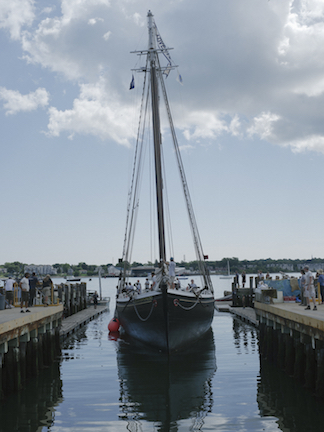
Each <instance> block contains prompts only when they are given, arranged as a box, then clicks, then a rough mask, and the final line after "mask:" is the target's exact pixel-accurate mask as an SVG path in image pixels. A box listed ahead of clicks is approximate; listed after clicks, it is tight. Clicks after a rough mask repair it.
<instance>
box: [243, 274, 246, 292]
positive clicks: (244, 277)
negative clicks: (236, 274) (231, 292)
mask: <svg viewBox="0 0 324 432" xmlns="http://www.w3.org/2000/svg"><path fill="white" fill-rule="evenodd" d="M245 284H246V274H245V271H243V272H242V288H245Z"/></svg>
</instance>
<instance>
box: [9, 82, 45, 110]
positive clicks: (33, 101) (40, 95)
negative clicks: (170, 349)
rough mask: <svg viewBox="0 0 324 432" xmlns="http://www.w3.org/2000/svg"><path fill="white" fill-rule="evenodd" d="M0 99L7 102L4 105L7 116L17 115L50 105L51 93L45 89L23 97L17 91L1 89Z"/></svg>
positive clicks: (39, 89)
mask: <svg viewBox="0 0 324 432" xmlns="http://www.w3.org/2000/svg"><path fill="white" fill-rule="evenodd" d="M0 98H1V99H3V100H5V101H6V102H5V103H4V104H3V106H4V108H5V110H6V114H16V113H18V112H19V111H34V110H36V109H37V108H38V107H42V108H44V107H45V106H46V105H48V101H49V93H48V92H47V91H46V90H45V89H44V88H38V89H37V90H36V91H34V92H31V93H29V94H27V95H22V94H21V93H19V92H18V91H16V90H8V89H6V88H4V87H0Z"/></svg>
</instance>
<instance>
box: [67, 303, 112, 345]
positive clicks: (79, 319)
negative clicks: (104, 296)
mask: <svg viewBox="0 0 324 432" xmlns="http://www.w3.org/2000/svg"><path fill="white" fill-rule="evenodd" d="M108 308H109V305H108V304H106V305H98V306H97V308H96V309H95V308H94V306H88V307H87V309H84V310H82V311H80V312H78V313H76V314H74V315H71V316H69V317H67V318H64V319H63V321H62V325H61V329H60V338H61V339H65V338H67V337H68V336H70V335H71V334H72V333H74V332H75V331H77V330H78V329H79V328H81V327H82V326H84V325H85V324H87V323H88V322H90V321H92V320H93V319H94V318H96V317H97V316H99V315H100V314H102V313H104V312H106V311H107V310H108Z"/></svg>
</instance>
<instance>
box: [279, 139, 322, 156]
mask: <svg viewBox="0 0 324 432" xmlns="http://www.w3.org/2000/svg"><path fill="white" fill-rule="evenodd" d="M285 145H286V146H287V147H288V146H289V147H291V149H292V150H293V152H295V153H301V152H304V151H307V150H308V151H315V152H318V153H324V136H321V135H310V136H308V137H305V138H300V139H296V140H294V141H290V142H287V143H286V144H285Z"/></svg>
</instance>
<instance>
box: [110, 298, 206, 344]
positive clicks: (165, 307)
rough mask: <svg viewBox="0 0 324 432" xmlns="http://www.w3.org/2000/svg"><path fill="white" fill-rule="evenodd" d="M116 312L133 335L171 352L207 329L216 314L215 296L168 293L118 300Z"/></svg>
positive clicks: (128, 331) (122, 323)
mask: <svg viewBox="0 0 324 432" xmlns="http://www.w3.org/2000/svg"><path fill="white" fill-rule="evenodd" d="M116 315H117V317H118V319H119V321H120V324H121V326H122V327H123V329H124V330H125V332H126V333H127V334H128V335H130V336H131V337H134V338H136V339H138V340H140V341H142V342H143V343H146V344H149V345H151V346H153V347H156V348H158V349H159V350H162V351H166V352H172V351H176V350H177V349H178V348H181V347H185V346H187V345H188V344H190V343H191V342H193V341H195V340H197V339H199V338H200V336H202V335H203V334H205V333H206V332H207V330H208V329H209V328H210V326H211V323H212V320H213V316H214V298H213V296H210V297H207V296H206V297H204V298H197V297H195V296H188V295H183V294H181V292H174V293H173V292H172V293H169V292H168V293H164V294H162V293H159V294H152V296H151V297H145V298H137V299H132V300H129V301H128V302H125V301H119V300H118V299H117V302H116Z"/></svg>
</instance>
